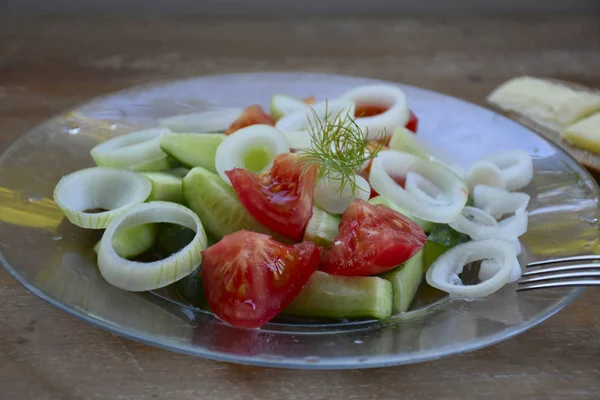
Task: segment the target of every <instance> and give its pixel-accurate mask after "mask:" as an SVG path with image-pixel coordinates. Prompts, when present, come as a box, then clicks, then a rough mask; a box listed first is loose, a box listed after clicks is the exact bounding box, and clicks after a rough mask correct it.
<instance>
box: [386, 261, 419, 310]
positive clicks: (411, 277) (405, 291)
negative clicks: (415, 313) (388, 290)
mask: <svg viewBox="0 0 600 400" xmlns="http://www.w3.org/2000/svg"><path fill="white" fill-rule="evenodd" d="M423 272H424V271H423V250H420V251H419V252H418V253H417V254H415V255H414V256H412V257H411V258H409V259H408V260H407V261H405V262H404V263H402V264H401V265H399V266H398V267H396V269H394V270H392V271H390V272H386V273H385V274H383V275H382V276H381V277H382V278H384V279H386V280H388V281H390V282H391V283H392V290H393V292H394V301H393V304H392V311H393V312H394V314H398V313H403V312H406V311H408V309H409V308H410V305H411V303H412V302H413V300H414V298H415V295H416V294H417V290H418V289H419V285H421V281H422V280H423Z"/></svg>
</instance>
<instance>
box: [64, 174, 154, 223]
mask: <svg viewBox="0 0 600 400" xmlns="http://www.w3.org/2000/svg"><path fill="white" fill-rule="evenodd" d="M151 191H152V184H151V183H150V180H149V179H148V178H146V177H145V176H143V175H141V174H138V173H136V172H133V171H128V170H124V169H115V168H104V167H96V168H87V169H82V170H80V171H77V172H73V173H72V174H69V175H66V176H64V177H63V178H62V179H61V180H60V181H59V182H58V184H57V185H56V187H55V188H54V202H55V203H56V205H57V206H58V207H60V209H61V210H62V212H63V213H64V214H65V215H66V217H67V218H68V219H69V221H71V223H72V224H74V225H77V226H80V227H82V228H88V229H104V228H106V227H107V226H108V224H109V223H110V221H112V220H113V219H115V218H116V217H117V216H118V215H120V214H122V213H124V212H125V211H127V210H129V209H130V208H132V207H133V206H136V205H138V204H141V203H143V202H144V201H146V199H147V198H148V196H149V195H150V192H151ZM95 208H101V209H104V210H108V211H104V212H99V213H89V212H85V211H86V210H91V209H95Z"/></svg>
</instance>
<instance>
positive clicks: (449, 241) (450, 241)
mask: <svg viewBox="0 0 600 400" xmlns="http://www.w3.org/2000/svg"><path fill="white" fill-rule="evenodd" d="M469 240H470V238H469V236H467V235H465V234H463V233H460V232H457V231H455V230H454V229H452V228H451V227H450V226H449V225H446V224H437V225H436V226H435V228H434V229H433V230H432V231H431V233H430V234H429V236H428V238H427V243H425V246H424V247H423V270H424V271H427V270H428V269H429V267H430V266H431V264H433V262H434V261H435V260H437V259H438V257H439V256H441V255H442V254H444V253H445V252H446V251H448V250H450V249H451V248H453V247H456V246H458V245H459V244H461V243H465V242H468V241H469Z"/></svg>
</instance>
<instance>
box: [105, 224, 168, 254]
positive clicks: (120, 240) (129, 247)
mask: <svg viewBox="0 0 600 400" xmlns="http://www.w3.org/2000/svg"><path fill="white" fill-rule="evenodd" d="M156 231H157V228H156V224H143V225H137V226H132V227H131V228H125V229H123V230H122V231H120V232H118V233H117V234H115V236H114V237H113V247H114V249H115V251H116V252H117V254H118V255H120V256H121V257H123V258H132V257H136V256H139V255H140V254H142V253H144V252H146V251H148V250H149V249H150V248H151V247H152V246H154V241H155V240H156ZM101 242H102V239H100V241H99V242H98V243H96V245H95V246H94V252H96V254H98V250H99V248H100V243H101Z"/></svg>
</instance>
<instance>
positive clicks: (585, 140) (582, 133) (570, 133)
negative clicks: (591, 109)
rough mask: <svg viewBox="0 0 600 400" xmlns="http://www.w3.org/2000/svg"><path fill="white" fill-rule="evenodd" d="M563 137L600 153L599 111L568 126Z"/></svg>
mask: <svg viewBox="0 0 600 400" xmlns="http://www.w3.org/2000/svg"><path fill="white" fill-rule="evenodd" d="M563 138H564V139H565V140H566V141H567V142H570V143H571V144H573V145H574V146H577V147H581V148H582V149H585V150H588V151H591V152H593V153H596V154H600V113H599V114H594V115H592V116H591V117H588V118H586V119H583V120H581V121H579V122H577V123H575V124H573V125H571V126H569V127H568V128H567V129H565V131H564V132H563Z"/></svg>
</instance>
